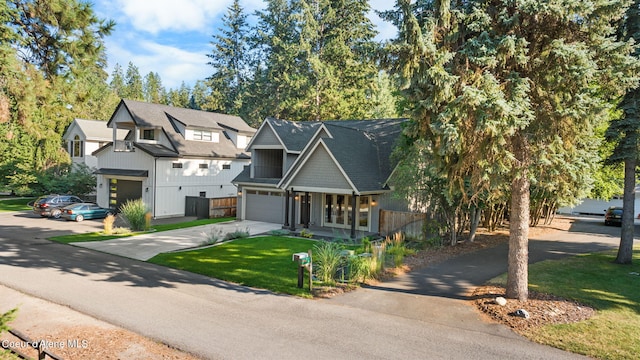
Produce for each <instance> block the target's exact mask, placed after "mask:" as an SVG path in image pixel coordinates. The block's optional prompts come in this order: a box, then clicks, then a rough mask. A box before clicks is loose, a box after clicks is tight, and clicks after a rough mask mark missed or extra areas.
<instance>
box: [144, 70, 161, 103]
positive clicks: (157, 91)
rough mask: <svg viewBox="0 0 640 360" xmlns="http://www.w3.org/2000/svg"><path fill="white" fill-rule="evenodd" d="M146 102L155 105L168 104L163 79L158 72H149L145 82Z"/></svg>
mask: <svg viewBox="0 0 640 360" xmlns="http://www.w3.org/2000/svg"><path fill="white" fill-rule="evenodd" d="M142 87H143V93H144V101H146V102H150V103H153V104H166V102H167V94H166V91H165V89H164V87H163V86H162V79H161V78H160V75H159V74H158V73H157V72H156V73H154V72H149V73H148V74H147V75H146V76H145V77H144V81H143V86H142Z"/></svg>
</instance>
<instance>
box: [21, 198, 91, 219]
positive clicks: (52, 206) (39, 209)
mask: <svg viewBox="0 0 640 360" xmlns="http://www.w3.org/2000/svg"><path fill="white" fill-rule="evenodd" d="M81 202H83V201H82V199H80V198H79V197H77V196H73V195H55V194H52V195H45V196H40V197H39V198H37V199H36V201H35V202H34V203H33V212H34V213H35V214H38V215H40V216H42V217H46V216H49V217H53V218H56V219H58V218H60V215H61V214H62V208H63V207H65V206H67V205H71V204H76V203H81Z"/></svg>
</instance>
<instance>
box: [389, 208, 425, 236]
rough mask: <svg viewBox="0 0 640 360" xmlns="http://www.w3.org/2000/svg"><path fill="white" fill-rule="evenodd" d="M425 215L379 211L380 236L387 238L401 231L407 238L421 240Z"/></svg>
mask: <svg viewBox="0 0 640 360" xmlns="http://www.w3.org/2000/svg"><path fill="white" fill-rule="evenodd" d="M426 220H427V214H421V213H413V212H406V211H391V210H380V223H379V226H378V231H379V232H380V235H382V236H387V235H389V236H390V235H393V234H394V233H396V232H398V231H401V232H403V233H404V234H405V235H407V236H411V237H416V238H421V237H422V236H423V228H424V222H425V221H426Z"/></svg>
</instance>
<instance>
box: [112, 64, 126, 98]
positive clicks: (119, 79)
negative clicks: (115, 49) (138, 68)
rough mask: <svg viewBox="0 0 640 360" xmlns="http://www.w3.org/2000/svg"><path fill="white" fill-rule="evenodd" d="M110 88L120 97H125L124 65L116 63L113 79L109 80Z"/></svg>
mask: <svg viewBox="0 0 640 360" xmlns="http://www.w3.org/2000/svg"><path fill="white" fill-rule="evenodd" d="M109 88H110V89H111V90H112V91H113V92H115V93H116V94H117V95H118V96H119V97H121V98H124V97H125V96H124V94H125V93H126V91H125V84H124V72H123V71H122V66H120V64H116V65H115V66H114V67H113V71H112V72H111V81H110V82H109Z"/></svg>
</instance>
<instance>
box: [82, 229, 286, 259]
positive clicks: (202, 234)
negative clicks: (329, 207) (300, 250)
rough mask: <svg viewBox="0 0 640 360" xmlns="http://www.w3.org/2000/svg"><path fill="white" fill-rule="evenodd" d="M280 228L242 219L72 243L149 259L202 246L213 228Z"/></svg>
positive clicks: (260, 232) (261, 232)
mask: <svg viewBox="0 0 640 360" xmlns="http://www.w3.org/2000/svg"><path fill="white" fill-rule="evenodd" d="M281 228H282V225H280V224H272V223H265V222H260V221H251V220H240V221H229V222H223V223H218V224H213V225H203V226H194V227H190V228H184V229H177V230H170V231H162V232H158V233H154V232H151V233H146V234H142V235H136V236H130V237H126V238H121V239H113V240H106V241H90V242H80V243H73V244H72V245H74V246H79V247H84V248H87V249H93V250H97V251H102V252H104V253H108V254H113V255H119V256H124V257H127V258H131V259H136V260H142V261H146V260H149V259H151V258H152V257H154V256H156V255H158V254H160V253H165V252H171V251H176V250H183V249H189V248H195V247H198V246H202V244H203V243H204V242H206V241H207V238H208V236H209V235H210V234H211V232H212V231H214V230H215V231H219V232H220V233H221V234H227V233H231V232H234V231H248V232H249V234H250V235H257V234H263V233H268V232H269V231H272V230H277V229H281Z"/></svg>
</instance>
